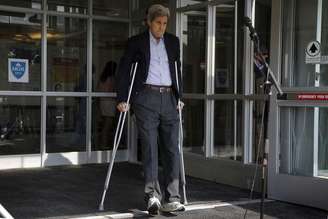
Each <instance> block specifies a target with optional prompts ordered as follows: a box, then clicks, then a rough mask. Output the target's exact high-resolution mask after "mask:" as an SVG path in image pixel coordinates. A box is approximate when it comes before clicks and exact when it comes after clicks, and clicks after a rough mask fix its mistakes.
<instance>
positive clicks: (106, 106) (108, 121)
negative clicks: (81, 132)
mask: <svg viewBox="0 0 328 219" xmlns="http://www.w3.org/2000/svg"><path fill="white" fill-rule="evenodd" d="M118 116H119V113H118V112H117V110H116V100H115V98H111V97H97V98H94V99H93V104H92V150H93V151H98V150H99V151H101V150H112V149H113V145H114V136H115V131H116V126H117V121H118ZM126 121H127V120H126ZM126 148H127V123H126V122H125V125H124V129H123V132H122V138H121V142H120V145H119V147H118V149H119V150H120V149H126Z"/></svg>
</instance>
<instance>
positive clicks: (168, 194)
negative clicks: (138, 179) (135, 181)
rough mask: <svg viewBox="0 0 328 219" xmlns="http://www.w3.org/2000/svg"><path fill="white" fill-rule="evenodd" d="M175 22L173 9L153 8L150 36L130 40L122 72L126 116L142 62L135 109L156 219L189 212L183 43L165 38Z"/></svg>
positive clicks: (149, 207) (151, 208) (148, 197)
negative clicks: (181, 112)
mask: <svg viewBox="0 0 328 219" xmlns="http://www.w3.org/2000/svg"><path fill="white" fill-rule="evenodd" d="M169 16H170V12H169V10H168V8H166V7H164V6H162V5H159V4H156V5H152V6H151V7H150V8H149V9H148V15H147V24H148V30H147V31H146V32H144V33H142V34H140V35H137V36H134V37H132V38H130V39H129V40H128V45H127V49H126V51H125V54H124V56H123V57H122V59H121V62H120V66H119V71H118V96H117V98H118V105H117V109H118V110H119V111H120V112H125V111H128V110H129V107H130V106H128V105H127V104H126V100H127V96H128V89H129V83H130V81H131V79H130V71H131V70H130V69H131V66H132V64H133V63H135V62H138V68H137V71H136V75H135V82H134V85H133V90H132V93H131V105H132V109H133V111H134V113H135V115H136V118H137V127H138V133H139V137H140V140H141V144H142V146H143V163H144V173H145V190H144V191H145V199H146V202H147V210H148V212H149V213H150V214H152V215H153V214H157V213H158V211H159V210H161V211H164V212H172V211H178V210H184V206H183V205H182V204H181V203H180V194H179V174H180V162H179V160H180V154H179V148H178V132H179V116H178V110H177V106H178V99H179V98H180V97H181V90H182V86H181V83H182V81H181V72H180V65H181V63H180V47H179V40H178V38H177V37H176V36H174V35H172V34H169V33H166V32H165V30H166V26H167V22H168V19H169ZM175 62H176V63H177V69H178V73H177V75H178V78H176V72H175ZM177 80H178V84H179V88H178V87H177ZM179 91H180V92H179ZM179 106H180V107H181V108H182V107H183V103H182V102H179ZM158 139H159V140H160V141H161V142H162V144H160V145H161V160H162V164H163V173H164V177H163V178H164V180H165V182H164V188H165V191H164V194H163V197H162V192H161V189H160V185H159V182H158V145H157V141H158ZM160 200H162V203H163V205H161V202H160Z"/></svg>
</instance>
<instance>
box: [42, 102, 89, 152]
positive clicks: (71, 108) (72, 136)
mask: <svg viewBox="0 0 328 219" xmlns="http://www.w3.org/2000/svg"><path fill="white" fill-rule="evenodd" d="M46 145H47V149H46V151H47V153H55V152H69V151H85V150H86V98H85V97H48V99H47V137H46Z"/></svg>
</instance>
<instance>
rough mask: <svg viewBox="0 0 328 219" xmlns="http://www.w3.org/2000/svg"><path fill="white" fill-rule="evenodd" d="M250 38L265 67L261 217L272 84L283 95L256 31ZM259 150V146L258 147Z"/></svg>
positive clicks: (261, 213)
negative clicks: (261, 47)
mask: <svg viewBox="0 0 328 219" xmlns="http://www.w3.org/2000/svg"><path fill="white" fill-rule="evenodd" d="M250 37H251V40H252V41H253V42H254V48H255V55H256V56H257V57H258V58H259V61H260V62H261V63H262V64H264V66H265V69H266V75H265V82H264V84H263V86H262V87H263V91H264V94H265V96H266V97H268V98H267V99H266V100H265V103H264V115H263V116H264V121H265V122H264V124H265V125H264V145H262V149H261V156H262V175H261V194H262V195H261V208H260V218H261V219H263V216H264V199H265V194H266V192H265V188H266V183H267V182H266V178H267V165H268V153H269V138H268V137H269V133H268V123H269V109H270V100H271V95H272V91H271V88H272V85H274V87H275V88H276V90H277V91H278V93H279V95H283V92H282V90H281V87H280V85H279V84H278V81H277V79H276V77H275V75H274V74H273V72H272V70H271V68H270V66H269V64H268V63H267V61H266V60H265V57H264V56H263V53H262V51H261V49H260V43H259V37H258V35H257V34H256V32H253V31H251V33H250ZM258 150H260V148H259V149H258Z"/></svg>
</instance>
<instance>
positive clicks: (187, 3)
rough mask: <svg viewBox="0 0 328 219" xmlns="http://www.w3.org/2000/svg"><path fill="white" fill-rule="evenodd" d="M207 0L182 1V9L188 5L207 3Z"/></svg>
mask: <svg viewBox="0 0 328 219" xmlns="http://www.w3.org/2000/svg"><path fill="white" fill-rule="evenodd" d="M206 1H207V0H198V1H196V0H181V7H184V6H187V5H194V4H198V3H202V2H206Z"/></svg>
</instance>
